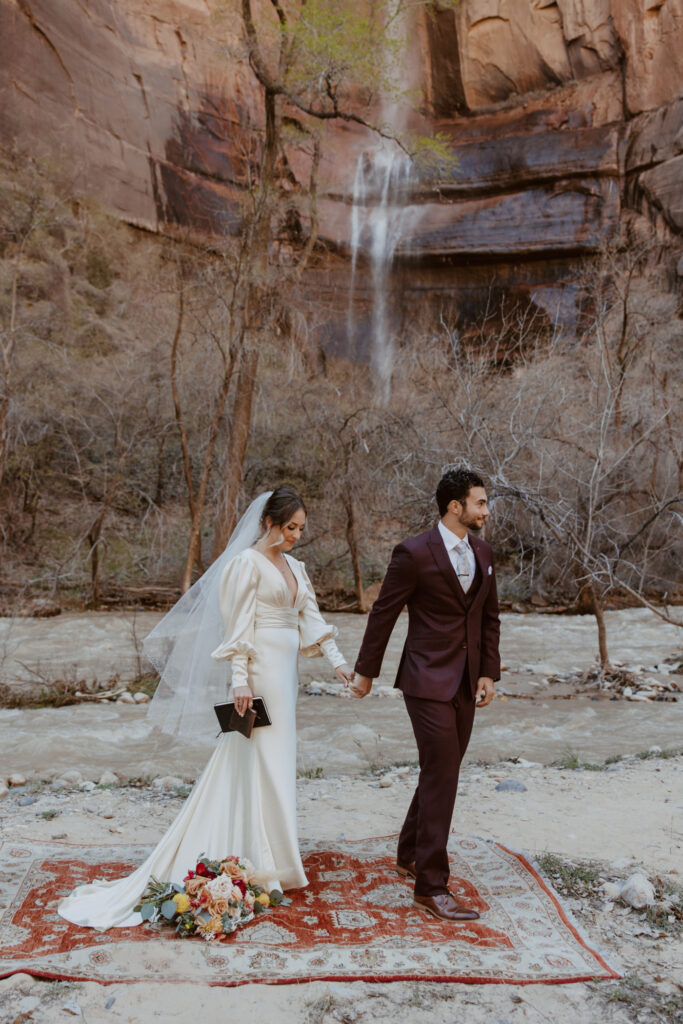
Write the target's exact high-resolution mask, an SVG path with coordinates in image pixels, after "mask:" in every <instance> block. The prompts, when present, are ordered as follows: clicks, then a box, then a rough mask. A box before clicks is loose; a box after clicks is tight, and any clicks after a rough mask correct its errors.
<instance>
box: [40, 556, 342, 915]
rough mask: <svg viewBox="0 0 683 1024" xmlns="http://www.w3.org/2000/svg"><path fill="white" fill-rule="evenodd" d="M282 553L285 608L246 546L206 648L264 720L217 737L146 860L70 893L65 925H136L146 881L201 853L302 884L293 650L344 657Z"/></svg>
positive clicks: (265, 567)
mask: <svg viewBox="0 0 683 1024" xmlns="http://www.w3.org/2000/svg"><path fill="white" fill-rule="evenodd" d="M284 557H285V558H287V561H288V563H289V565H290V567H291V569H292V571H293V573H294V575H295V578H296V581H297V594H296V598H295V600H294V603H293V604H292V603H291V594H290V591H289V589H288V587H287V584H286V582H285V579H284V577H283V576H282V574H281V573H280V571H279V570H278V569H277V568H276V566H275V565H274V564H273V563H272V562H271V561H270V559H268V558H266V556H265V555H262V554H261V553H260V552H259V551H257V550H256V549H255V548H248V549H247V550H246V551H243V552H242V553H241V554H240V555H238V556H237V557H236V558H234V559H233V560H232V561H231V562H230V563H229V564H228V566H227V568H226V570H225V573H224V576H223V579H222V583H221V601H220V603H221V612H222V616H223V621H224V623H225V636H226V639H225V641H224V642H223V643H222V644H221V645H220V646H219V647H218V648H217V649H216V650H215V651H214V652H213V657H214V658H215V659H216V660H230V661H231V662H232V685H233V687H235V686H239V685H243V684H245V683H246V684H248V685H249V686H250V687H251V690H252V693H253V694H254V696H258V697H263V699H264V700H265V703H266V706H267V708H268V713H269V715H270V718H271V721H272V725H271V726H267V727H264V728H259V729H255V730H254V732H253V733H252V736H251V738H250V739H249V740H247V739H245V738H244V737H243V736H241V735H239V734H236V733H225V734H223V735H222V736H221V738H220V739H219V741H218V744H217V746H216V749H215V751H214V752H213V754H212V756H211V758H210V760H209V762H208V764H207V765H206V768H205V769H204V771H203V772H202V774H201V776H200V778H199V779H198V780H197V782H196V783H195V786H194V788H193V790H192V792H191V794H190V796H189V797H188V799H187V800H186V802H185V804H184V805H183V807H182V809H181V811H180V813H179V814H178V816H177V817H176V819H175V821H174V822H173V823H172V825H171V826H170V828H169V829H168V831H167V832H166V834H165V835H164V836H163V837H162V839H161V840H160V842H159V843H158V844H157V846H156V848H155V849H154V850H153V852H152V853H151V854H150V856H149V857H148V858H147V860H146V861H145V862H144V863H143V864H142V865H141V866H140V867H139V868H138V869H137V870H136V871H134V872H133V873H132V874H131V875H128V876H126V877H124V878H121V879H116V880H115V881H109V882H107V881H95V882H93V883H91V884H90V885H83V886H80V887H79V888H78V889H76V890H75V891H74V892H73V893H72V894H71V895H70V896H68V897H66V898H65V899H64V900H62V901H61V903H60V904H59V907H58V912H59V914H60V915H61V916H62V917H64V918H65V919H66V920H67V921H71V922H72V923H74V924H78V925H85V926H89V927H92V928H98V929H103V930H104V929H107V928H113V927H120V928H123V927H129V926H131V925H137V924H139V923H140V922H141V917H140V914H139V913H136V912H135V910H134V908H135V906H136V905H137V904H138V903H139V901H140V897H141V896H142V894H143V892H144V890H145V888H146V886H147V882H148V881H149V879H150V877H151V876H152V875H154V876H155V877H156V878H158V879H160V880H162V881H173V882H182V880H183V878H184V877H185V875H186V874H187V871H188V869H190V868H194V866H195V864H196V861H197V858H198V857H199V856H200V855H201V854H206V855H207V856H208V857H209V858H212V859H219V858H222V857H226V856H230V855H236V856H240V857H247V858H248V859H249V860H250V861H252V863H253V864H254V865H255V866H256V868H257V870H258V872H259V874H260V876H261V878H262V880H263V884H264V885H265V887H266V888H267V889H268V890H271V889H273V888H280V889H295V888H299V887H300V886H304V885H306V884H307V879H306V875H305V873H304V869H303V865H302V863H301V856H300V854H299V847H298V842H297V824H296V714H295V709H296V698H297V691H298V676H297V656H298V654H299V653H301V654H303V655H305V656H307V657H316V656H318V655H320V654H322V653H324V654H325V655H326V656H327V658H328V660H329V661H330V663H331V664H332V666H333V668H337V667H338V666H339V665H342V664H343V663H344V657H343V655H342V654H341V652H340V651H339V649H338V647H337V645H336V644H335V642H334V636H335V634H336V630H335V629H334V627H331V626H329V625H328V624H327V623H325V621H324V619H323V618H322V616H321V614H320V612H319V610H318V605H317V602H316V598H315V593H314V591H313V587H312V586H311V583H310V580H309V578H308V575H307V573H306V570H305V568H304V565H303V563H302V562H299V561H298V560H297V559H295V558H292V557H291V556H289V555H285V556H284Z"/></svg>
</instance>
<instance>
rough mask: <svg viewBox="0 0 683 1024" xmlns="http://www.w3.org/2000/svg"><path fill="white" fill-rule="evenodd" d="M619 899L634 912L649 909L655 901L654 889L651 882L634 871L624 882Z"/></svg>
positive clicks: (640, 873)
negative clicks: (644, 908)
mask: <svg viewBox="0 0 683 1024" xmlns="http://www.w3.org/2000/svg"><path fill="white" fill-rule="evenodd" d="M619 899H620V900H621V901H622V903H626V904H628V906H630V907H634V908H635V909H636V910H640V909H642V908H643V907H651V906H652V904H653V903H655V901H656V897H655V889H654V886H653V885H652V882H650V881H649V879H648V878H647V877H646V876H645V875H644V874H642V872H640V871H636V872H635V873H634V874H632V875H631V877H630V878H627V880H626V881H625V882H624V884H623V886H622V888H621V892H620V893H619Z"/></svg>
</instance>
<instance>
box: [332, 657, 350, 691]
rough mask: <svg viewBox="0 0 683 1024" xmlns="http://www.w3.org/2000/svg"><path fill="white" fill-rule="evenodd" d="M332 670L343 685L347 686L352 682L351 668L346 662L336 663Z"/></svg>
mask: <svg viewBox="0 0 683 1024" xmlns="http://www.w3.org/2000/svg"><path fill="white" fill-rule="evenodd" d="M334 671H335V675H336V676H337V679H340V680H341V681H342V683H343V684H344V686H346V687H348V686H349V685H350V684H351V683H352V682H353V669H352V668H351V667H350V666H349V665H347V664H346V662H344V664H343V665H338V666H337V668H335V670H334Z"/></svg>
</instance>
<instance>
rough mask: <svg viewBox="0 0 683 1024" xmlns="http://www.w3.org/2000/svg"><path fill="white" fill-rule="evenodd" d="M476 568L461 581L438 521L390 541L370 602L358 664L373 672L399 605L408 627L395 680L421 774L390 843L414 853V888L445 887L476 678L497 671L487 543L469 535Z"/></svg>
mask: <svg viewBox="0 0 683 1024" xmlns="http://www.w3.org/2000/svg"><path fill="white" fill-rule="evenodd" d="M469 541H470V545H471V547H472V550H473V551H474V556H475V560H476V573H475V577H474V581H473V583H472V586H471V587H470V588H469V590H468V592H467V594H465V592H464V591H463V589H462V587H461V586H460V582H459V580H458V577H457V576H456V573H455V570H454V569H453V566H452V564H451V560H450V558H449V556H448V552H447V551H446V547H445V545H444V542H443V540H442V538H441V534H440V533H439V530H438V528H437V527H434V528H433V529H431V530H428V531H427V532H426V533H422V534H420V535H419V536H417V537H411V538H410V539H409V540H406V541H404V542H403V543H402V544H398V545H397V547H395V548H394V551H393V554H392V557H391V562H390V564H389V568H388V569H387V573H386V576H385V578H384V583H383V584H382V589H381V590H380V593H379V597H378V598H377V600H376V601H375V603H374V605H373V606H372V610H371V612H370V616H369V618H368V624H367V627H366V630H365V636H364V637H363V643H362V645H361V649H360V654H359V655H358V660H357V662H356V672H358V673H359V674H360V675H363V676H368V677H370V678H372V679H375V678H376V677H377V676H378V675H379V674H380V669H381V666H382V659H383V657H384V652H385V650H386V646H387V643H388V641H389V637H390V635H391V632H392V630H393V628H394V625H395V623H396V619H397V618H398V616H399V614H400V612H401V610H402V608H403V607H404V605H406V604H407V605H408V616H409V618H408V635H407V637H406V643H405V647H404V649H403V654H402V656H401V661H400V664H399V667H398V673H397V675H396V682H395V684H394V685H395V686H397V687H398V688H399V689H401V690H402V691H403V694H404V697H405V702H406V707H407V710H408V714H409V715H410V719H411V722H412V725H413V731H414V733H415V739H416V741H417V748H418V752H419V757H420V778H419V781H418V786H417V789H416V790H415V795H414V797H413V801H412V803H411V805H410V809H409V810H408V814H407V816H406V820H405V822H404V825H403V828H402V830H401V835H400V838H399V843H398V859H399V860H400V861H401V862H402V863H406V864H408V863H411V862H412V861H413V860H414V861H415V868H416V873H417V880H416V883H415V893H416V895H420V896H433V895H437V894H439V893H444V892H446V891H447V883H448V874H449V871H448V855H447V852H446V846H447V843H448V833H449V830H450V824H451V818H452V815H453V807H454V804H455V797H456V793H457V788H458V773H459V770H460V762H461V760H462V757H463V756H464V754H465V750H466V749H467V744H468V742H469V738H470V733H471V730H472V725H473V722H474V711H475V700H474V697H475V693H476V685H477V680H478V679H479V678H480V676H490V677H491V678H492V679H498V678H500V655H499V652H498V642H499V636H500V620H499V617H498V596H497V593H496V577H495V572H494V568H493V557H492V551H491V546H490V545H489V544H487V543H486V541H484V540H481V539H480V538H478V537H473V536H471V535H470V537H469Z"/></svg>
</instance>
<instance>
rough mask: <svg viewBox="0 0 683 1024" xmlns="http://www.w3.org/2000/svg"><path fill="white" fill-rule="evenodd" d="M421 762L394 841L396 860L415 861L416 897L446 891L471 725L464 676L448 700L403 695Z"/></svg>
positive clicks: (471, 708)
mask: <svg viewBox="0 0 683 1024" xmlns="http://www.w3.org/2000/svg"><path fill="white" fill-rule="evenodd" d="M404 700H405V702H406V709H407V711H408V714H409V715H410V721H411V723H412V726H413V732H414V734H415V739H416V741H417V749H418V753H419V757H420V776H419V779H418V783H417V788H416V790H415V794H414V796H413V799H412V802H411V804H410V807H409V808H408V814H407V815H406V819H405V821H404V823H403V828H402V829H401V834H400V836H399V840H398V851H397V857H398V860H399V861H401V863H403V864H410V863H411V862H412V861H415V872H416V875H417V878H416V881H415V895H416V896H436V895H439V894H440V893H445V892H448V877H449V873H450V872H449V866H448V851H447V846H448V835H449V833H450V828H451V818H452V817H453V808H454V806H455V797H456V794H457V791H458V775H459V773H460V762H461V761H462V759H463V757H464V755H465V751H466V750H467V744H468V743H469V740H470V734H471V732H472V726H473V724H474V713H475V700H474V697H473V696H472V693H471V691H470V685H469V679H468V677H467V673H465V678H464V679H463V680H462V681H461V683H460V686H459V687H458V690H457V693H456V694H455V696H454V697H453V699H452V700H450V701H437V700H425V699H424V698H421V697H409V696H408V695H404Z"/></svg>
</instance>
